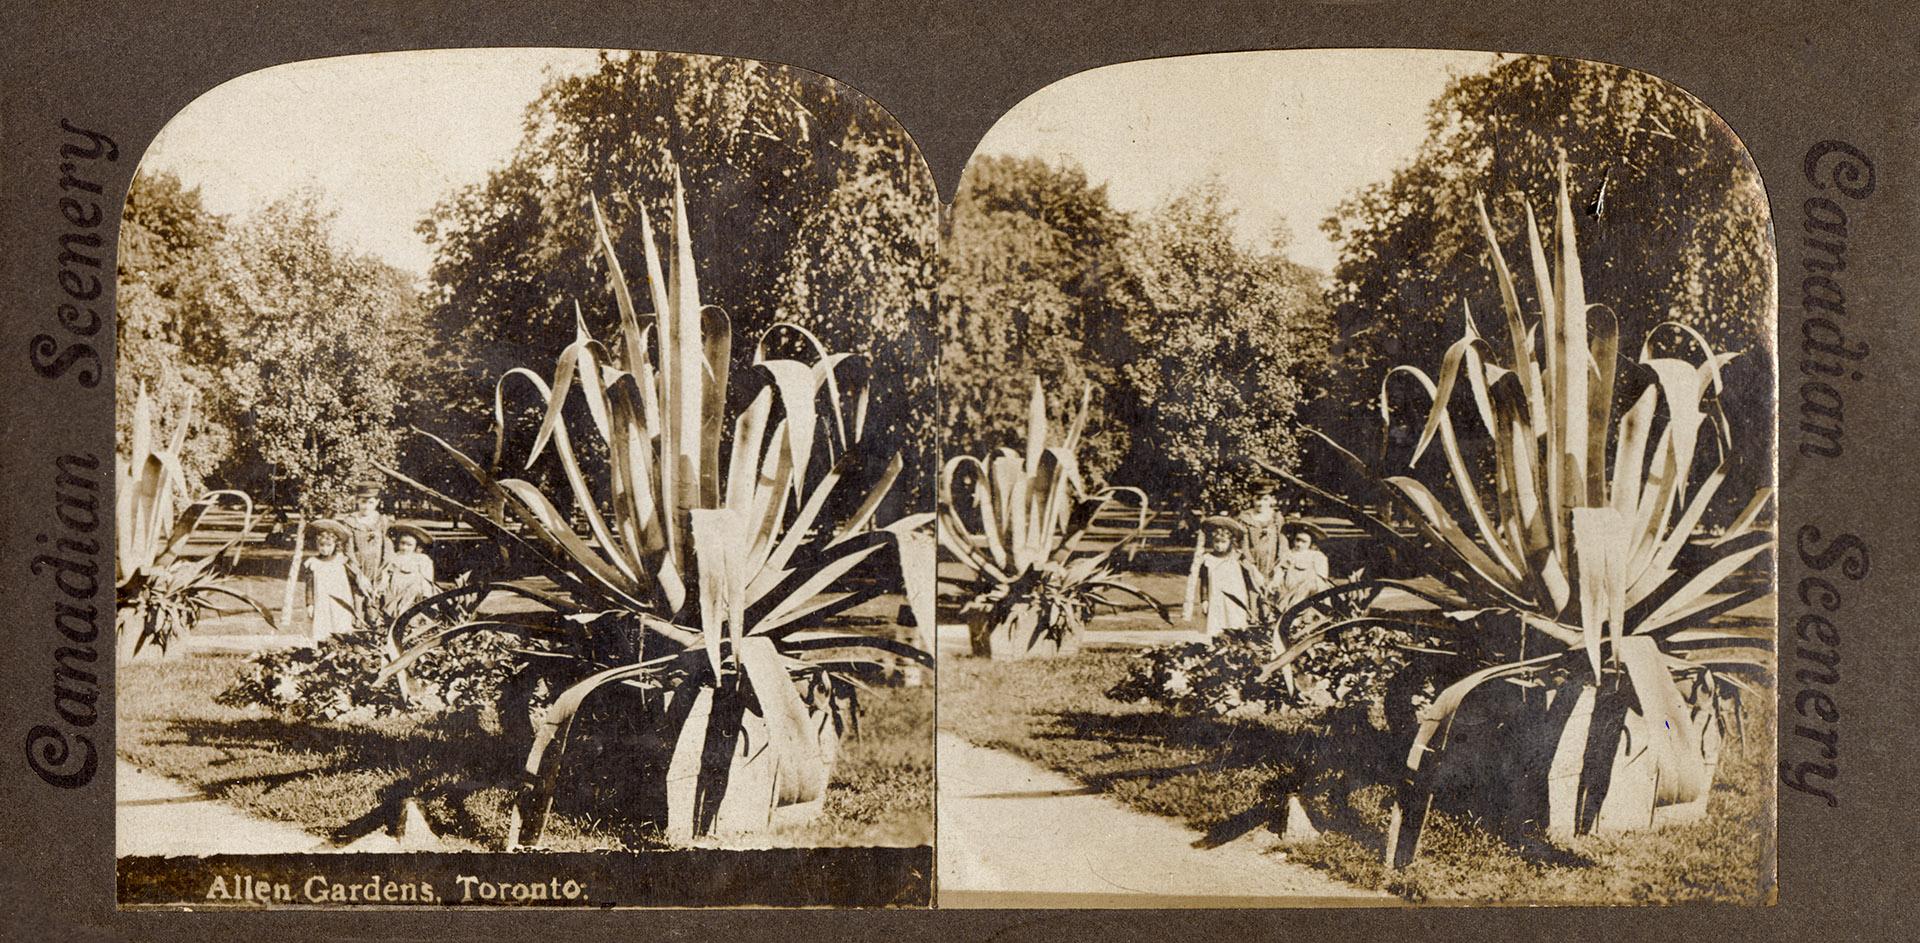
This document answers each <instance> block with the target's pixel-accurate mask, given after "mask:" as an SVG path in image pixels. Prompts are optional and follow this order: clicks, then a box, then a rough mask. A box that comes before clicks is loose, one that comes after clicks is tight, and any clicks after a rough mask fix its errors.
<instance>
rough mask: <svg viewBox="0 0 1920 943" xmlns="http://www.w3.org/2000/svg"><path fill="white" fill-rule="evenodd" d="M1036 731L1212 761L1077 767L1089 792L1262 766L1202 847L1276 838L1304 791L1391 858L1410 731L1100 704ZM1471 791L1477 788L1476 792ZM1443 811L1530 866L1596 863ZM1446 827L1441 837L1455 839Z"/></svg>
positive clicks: (1474, 817)
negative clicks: (1249, 792) (1392, 824)
mask: <svg viewBox="0 0 1920 943" xmlns="http://www.w3.org/2000/svg"><path fill="white" fill-rule="evenodd" d="M1034 720H1035V721H1036V724H1035V728H1036V729H1035V731H1034V732H1033V734H1032V736H1033V738H1034V739H1035V740H1039V741H1054V742H1077V743H1081V744H1085V745H1099V746H1101V747H1103V748H1104V749H1101V750H1099V751H1098V752H1095V753H1093V754H1092V756H1093V757H1094V758H1095V759H1099V760H1115V759H1121V758H1124V757H1129V756H1133V757H1138V756H1142V755H1146V754H1163V752H1164V750H1165V749H1166V748H1169V747H1171V748H1173V749H1175V750H1177V751H1179V752H1181V753H1186V752H1188V751H1192V752H1197V753H1199V754H1201V755H1202V756H1203V757H1204V758H1202V759H1197V760H1194V761H1191V762H1183V763H1160V764H1154V765H1144V766H1142V765H1129V766H1127V767H1126V768H1121V769H1095V770H1090V771H1083V772H1080V773H1078V774H1077V778H1078V779H1080V780H1081V781H1082V782H1084V783H1086V784H1087V786H1088V791H1097V792H1101V793H1113V792H1116V791H1121V787H1123V786H1125V785H1131V786H1132V787H1134V791H1135V792H1140V791H1142V789H1141V787H1152V786H1154V785H1159V784H1167V783H1170V782H1171V781H1173V780H1176V779H1179V778H1182V777H1189V776H1206V775H1209V774H1211V775H1213V776H1221V775H1228V776H1231V775H1233V774H1236V773H1245V772H1247V771H1254V772H1255V773H1256V775H1257V776H1258V777H1259V778H1260V780H1261V782H1260V788H1259V789H1258V793H1257V796H1256V797H1254V798H1253V800H1252V801H1251V802H1249V801H1248V800H1247V797H1246V796H1244V795H1242V797H1241V800H1240V802H1239V808H1237V809H1236V808H1234V807H1233V806H1228V807H1227V808H1225V809H1216V810H1213V812H1212V814H1211V815H1209V816H1207V819H1208V821H1191V820H1190V821H1191V824H1195V825H1198V826H1201V828H1202V831H1203V835H1202V836H1201V838H1199V839H1198V840H1196V841H1195V842H1194V847H1196V848H1203V849H1204V848H1217V847H1220V846H1222V845H1226V844H1228V843H1231V842H1233V841H1236V840H1239V839H1242V838H1244V837H1246V836H1248V835H1250V834H1253V833H1255V832H1257V831H1259V830H1261V829H1266V830H1267V831H1269V832H1270V833H1272V834H1274V835H1279V834H1281V833H1282V832H1283V830H1284V827H1285V825H1286V822H1285V815H1286V811H1285V810H1286V800H1287V798H1288V797H1289V796H1298V797H1300V798H1301V799H1302V801H1303V802H1305V803H1306V804H1307V805H1309V806H1310V807H1311V808H1312V810H1313V815H1314V819H1313V823H1312V824H1313V826H1314V827H1315V828H1316V829H1318V830H1320V831H1321V832H1323V833H1328V832H1331V833H1334V834H1337V835H1340V836H1343V837H1344V838H1345V839H1346V840H1347V841H1349V842H1351V843H1352V844H1353V845H1355V846H1358V847H1359V848H1360V849H1364V851H1365V852H1366V853H1368V854H1371V855H1375V856H1384V855H1385V853H1386V830H1387V822H1388V819H1389V816H1390V803H1391V797H1392V794H1393V787H1392V785H1391V783H1393V781H1394V778H1395V777H1396V776H1397V775H1398V774H1399V771H1400V769H1401V768H1402V767H1401V766H1400V764H1401V763H1402V762H1403V761H1404V757H1405V743H1406V738H1405V735H1404V733H1403V732H1402V733H1396V732H1394V731H1383V730H1375V729H1372V728H1371V727H1368V726H1365V725H1363V724H1356V723H1345V724H1340V723H1335V724H1332V725H1326V724H1317V723H1309V722H1306V721H1304V720H1299V721H1292V722H1284V721H1283V723H1287V725H1286V726H1279V725H1275V724H1271V723H1262V722H1259V721H1255V720H1250V719H1238V718H1229V717H1215V716H1210V715H1190V714H1189V715H1178V714H1174V715H1169V714H1153V713H1137V712H1129V713H1110V712H1103V711H1097V710H1066V711H1049V712H1045V713H1042V714H1037V715H1035V717H1034ZM1469 791H1470V790H1469ZM1436 811H1437V812H1438V817H1437V819H1436V820H1438V818H1446V819H1450V820H1452V821H1457V822H1463V823H1465V822H1470V823H1471V824H1472V827H1473V829H1474V830H1475V831H1477V832H1479V833H1481V834H1483V835H1484V836H1485V838H1486V839H1488V840H1490V841H1492V842H1493V843H1496V844H1497V845H1499V846H1501V847H1502V849H1503V850H1504V852H1505V853H1506V854H1509V855H1512V856H1513V857H1516V858H1519V859H1521V860H1522V861H1524V862H1526V863H1527V864H1529V865H1535V866H1549V867H1553V866H1558V867H1583V866H1588V865H1591V864H1593V860H1592V859H1591V858H1589V857H1587V856H1585V855H1581V854H1578V853H1576V852H1573V851H1570V850H1568V849H1566V848H1563V847H1560V846H1558V845H1555V844H1553V843H1552V842H1550V841H1548V840H1546V839H1545V838H1544V836H1542V835H1540V834H1538V833H1537V832H1536V831H1534V830H1531V829H1530V828H1529V827H1528V826H1526V825H1524V824H1522V823H1512V822H1500V821H1496V820H1494V819H1492V818H1489V817H1486V816H1482V815H1479V814H1477V813H1476V812H1475V811H1474V810H1472V809H1470V808H1467V807H1465V806H1463V805H1462V804H1460V803H1459V802H1449V801H1447V800H1446V799H1445V798H1444V797H1442V798H1441V799H1440V800H1439V801H1438V802H1437V803H1436ZM1448 834H1449V830H1448V829H1447V828H1446V826H1444V825H1443V826H1442V827H1441V828H1440V829H1439V830H1437V831H1436V832H1435V833H1434V836H1433V837H1434V840H1441V841H1445V840H1446V836H1447V835H1448Z"/></svg>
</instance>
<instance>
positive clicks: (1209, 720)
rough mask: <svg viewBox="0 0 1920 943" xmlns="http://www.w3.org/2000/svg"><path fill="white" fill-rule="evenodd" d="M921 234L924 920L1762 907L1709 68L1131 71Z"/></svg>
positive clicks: (1769, 803) (1747, 276)
mask: <svg viewBox="0 0 1920 943" xmlns="http://www.w3.org/2000/svg"><path fill="white" fill-rule="evenodd" d="M939 251H940V256H941V259H942V262H943V268H942V272H941V278H942V281H941V287H940V303H939V304H940V308H939V344H940V357H941V360H940V377H939V384H940V403H939V409H940V423H939V428H940V430H941V433H942V435H943V439H942V454H941V469H940V474H939V480H938V484H937V501H938V514H939V525H938V537H939V543H940V559H939V566H938V573H939V600H938V617H939V627H938V630H937V633H938V634H937V644H938V648H939V668H940V670H939V718H938V737H937V740H938V771H939V777H938V779H939V803H938V810H939V811H938V818H939V831H938V834H939V844H938V859H939V864H938V868H939V892H938V903H939V906H941V907H1035V908H1039V907H1208V906H1216V907H1260V906H1316V905H1317V906H1398V905H1404V904H1407V903H1410V902H1411V903H1423V902H1431V903H1450V904H1584V905H1636V904H1668V903H1679V902H1712V903H1723V904H1749V905H1754V904H1759V905H1764V904H1769V903H1771V902H1772V901H1773V899H1774V893H1775V880H1774V871H1775V824H1774V823H1775V814H1774V808H1775V805H1774V804H1775V785H1774V782H1775V780H1774V775H1775V774H1774V770H1775V767H1776V753H1777V748H1776V743H1775V739H1774V736H1775V735H1774V723H1773V716H1774V709H1775V694H1774V691H1775V677H1774V672H1775V653H1774V648H1775V639H1776V634H1777V632H1776V629H1777V625H1776V616H1775V612H1776V597H1775V570H1774V557H1773V550H1774V542H1775V526H1776V525H1775V507H1774V503H1773V500H1772V497H1773V489H1774V483H1775V477H1776V474H1775V466H1776V460H1775V454H1776V449H1775V443H1774V436H1775V422H1776V415H1777V411H1776V405H1775V401H1776V398H1775V388H1774V375H1775V359H1776V358H1775V353H1774V350H1773V343H1774V342H1773V337H1774V332H1775V320H1776V311H1775V301H1774V296H1775V280H1776V273H1775V261H1774V259H1775V256H1774V247H1773V245H1772V239H1771V229H1770V224H1769V217H1768V210H1767V203H1766V198H1765V194H1764V192H1763V190H1762V187H1761V183H1760V178H1759V176H1758V174H1757V172H1756V171H1755V169H1754V166H1753V164H1752V162H1751V160H1750V159H1749V158H1748V156H1747V153H1746V150H1745V148H1744V147H1743V146H1742V145H1741V143H1740V142H1739V141H1738V140H1737V139H1736V138H1735V136H1734V135H1733V133H1732V132H1731V131H1730V130H1729V129H1728V128H1727V126H1726V125H1725V124H1724V123H1722V122H1721V120H1720V119H1719V118H1718V117H1717V116H1716V115H1715V114H1714V113H1713V112H1712V111H1711V110H1710V109H1709V107H1708V105H1707V104H1703V103H1702V102H1700V101H1698V100H1696V99H1695V98H1693V97H1692V96H1691V95H1689V94H1688V93H1687V92H1686V91H1685V90H1683V89H1681V88H1679V87H1676V86H1675V85H1672V84H1670V83H1668V82H1666V81H1664V80H1663V79H1661V78H1659V77H1657V76H1653V75H1649V74H1646V73H1642V72H1636V71H1633V70H1630V69H1626V68H1621V67H1617V66H1613V65H1608V64H1604V63H1599V62H1591V61H1584V60H1572V59H1556V58H1547V57H1538V56H1524V55H1504V54H1490V53H1469V52H1444V51H1421V50H1394V49H1368V50H1295V51H1276V52H1260V53H1231V54H1217V55H1198V56H1189V57H1183V58H1171V59H1157V60H1149V61H1141V62H1133V63H1127V64H1123V65H1114V66H1107V67H1103V68H1099V69H1095V70H1092V71H1088V72H1083V73H1080V74H1077V75H1074V76H1071V77H1069V78H1066V79H1063V80H1061V81H1059V82H1057V83H1055V84H1053V85H1051V86H1048V87H1046V88H1044V89H1042V90H1040V91H1038V92H1036V93H1034V94H1033V95H1032V96H1030V97H1028V98H1027V99H1026V100H1024V101H1023V102H1021V103H1020V104H1019V105H1018V106H1016V107H1015V108H1013V109H1012V110H1011V111H1010V112H1008V113H1007V114H1006V115H1005V116H1004V117H1003V118H1001V119H1000V121H999V122H998V123H997V124H995V125H994V127H993V128H992V130H991V131H990V132H989V133H988V134H987V135H986V136H985V138H984V140H983V141H982V142H981V143H980V145H979V146H978V148H977V149H976V150H975V152H974V155H973V157H972V159H971V160H970V162H969V163H968V165H967V167H966V170H965V173H964V175H963V177H962V180H961V184H960V188H959V192H958V194H957V196H956V198H955V201H954V203H953V205H952V208H951V211H950V213H949V215H948V218H947V220H946V222H945V224H944V228H943V232H942V242H941V245H940V250H939Z"/></svg>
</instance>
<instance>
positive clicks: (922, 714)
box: [117, 654, 934, 851]
mask: <svg viewBox="0 0 1920 943" xmlns="http://www.w3.org/2000/svg"><path fill="white" fill-rule="evenodd" d="M246 666H247V659H246V658H245V657H244V656H240V655H221V654H203V655H194V656H185V657H174V658H170V659H166V660H151V659H149V660H141V661H135V662H132V663H129V664H124V665H122V666H121V667H120V669H119V682H118V687H119V690H118V702H117V703H118V709H119V723H120V727H119V736H118V752H119V755H120V758H121V760H122V761H123V762H127V763H131V764H133V765H134V766H137V767H139V768H141V769H144V770H147V771H149V772H153V773H158V774H160V775H162V776H167V777H170V778H173V779H177V780H181V781H183V782H187V783H191V784H193V785H195V786H198V787H199V788H201V789H202V790H203V791H205V792H206V793H208V794H209V795H212V796H215V797H217V798H219V799H221V800H223V801H225V802H228V803H230V804H232V805H234V806H236V807H238V808H241V809H244V810H246V811H247V812H250V813H252V814H255V815H258V816H261V817H263V818H268V819H274V820H279V821H284V822H290V823H293V824H295V825H298V826H300V827H302V828H304V829H306V830H308V831H310V832H312V833H314V834H315V835H316V836H321V837H329V836H341V835H344V836H346V837H357V836H358V835H360V834H364V833H365V832H366V831H368V830H370V829H372V828H374V827H379V826H384V825H385V824H386V823H387V822H389V821H391V817H392V815H393V812H394V810H395V809H397V808H398V805H399V803H400V802H401V801H403V800H404V799H406V798H408V797H414V798H417V799H419V800H420V801H421V804H422V805H423V807H424V808H425V810H426V813H427V818H428V820H429V822H430V823H431V824H432V826H433V828H434V831H435V832H436V833H437V834H439V835H440V836H441V837H442V839H443V840H444V841H445V842H446V843H447V844H448V845H449V846H450V847H453V848H456V849H468V850H494V849H498V848H500V847H501V846H502V844H503V842H504V840H505V835H506V830H507V820H508V815H507V809H508V804H509V801H510V799H511V796H512V793H511V791H510V789H509V786H510V784H512V783H513V782H515V781H516V778H517V775H518V771H519V768H520V766H521V764H522V763H524V762H525V759H526V745H525V744H507V743H504V742H503V741H502V739H501V738H500V737H499V736H498V735H496V734H492V733H489V732H488V731H487V730H486V729H484V727H483V726H482V725H481V723H480V722H479V721H478V720H476V719H473V718H471V717H470V716H467V715H462V714H446V715H437V716H430V717H424V718H422V717H410V716H396V717H386V718H380V719H378V720H374V721H370V722H366V723H357V724H350V723H329V722H323V721H309V720H297V719H290V718H283V717H280V716H277V715H275V714H272V713H270V712H267V711H264V710H259V709H246V710H240V709H235V708H229V707H225V706H222V705H219V704H216V703H214V700H213V697H214V695H215V694H217V693H219V692H220V691H222V690H225V689H226V688H227V687H228V686H229V685H230V684H231V683H232V682H233V680H234V679H235V678H236V677H237V676H239V675H240V674H242V673H243V672H244V671H245V670H246ZM861 703H862V706H863V708H864V709H865V713H864V715H863V716H862V722H861V735H860V736H859V737H857V738H855V737H849V738H848V740H847V741H846V743H845V745H844V747H843V749H842V751H841V754H840V760H839V763H838V765H837V766H836V768H835V770H834V774H833V781H832V783H831V784H830V786H829V787H828V793H827V802H826V809H825V812H824V814H823V815H822V816H821V817H820V818H819V819H817V820H815V821H814V822H812V823H809V824H807V825H805V826H803V827H795V828H791V829H788V830H786V831H783V832H780V833H777V834H775V835H773V836H771V841H772V843H774V844H777V845H796V846H813V845H920V844H926V843H929V842H930V841H931V840H932V831H933V789H934V786H933V742H932V740H933V738H932V718H933V692H932V690H931V688H926V687H921V688H911V687H901V688H882V687H877V688H875V689H874V691H873V692H872V693H871V694H867V695H864V696H863V697H862V702H861ZM564 775H565V774H564V773H563V776H564ZM544 844H546V845H547V846H548V847H551V848H553V849H555V850H566V851H577V850H592V849H603V848H611V849H630V850H638V849H644V848H652V847H661V846H662V843H661V841H660V839H659V837H658V835H657V834H656V833H655V832H654V831H653V830H652V829H651V828H649V827H647V826H645V825H644V824H643V823H635V822H631V821H623V820H621V819H620V818H619V817H618V816H617V815H612V814H609V812H608V810H597V809H594V808H591V807H588V806H587V805H586V804H585V803H584V802H582V801H579V800H578V799H577V798H576V799H575V800H573V801H571V802H570V801H569V799H568V797H567V796H566V794H565V790H564V789H563V791H562V796H561V798H560V799H559V800H557V801H556V804H555V808H554V815H553V816H552V818H551V819H550V820H549V825H548V828H547V832H546V836H545V839H544Z"/></svg>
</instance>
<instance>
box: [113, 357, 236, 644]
mask: <svg viewBox="0 0 1920 943" xmlns="http://www.w3.org/2000/svg"><path fill="white" fill-rule="evenodd" d="M153 408H154V407H153V403H152V400H151V399H149V398H148V396H147V390H146V387H145V386H142V387H141V388H140V390H139V392H138V393H137V394H136V398H135V399H134V403H133V430H132V432H133V434H132V436H131V437H130V440H129V442H128V448H127V451H126V452H125V453H124V454H121V455H118V456H116V461H115V468H114V484H115V489H114V494H115V517H114V523H115V531H114V544H115V553H114V558H113V566H114V574H113V575H114V609H115V617H114V624H115V632H116V633H117V634H118V635H119V637H120V638H121V639H122V640H123V641H124V640H127V639H128V638H129V636H131V645H132V648H131V650H130V651H129V654H130V655H138V654H139V653H140V652H141V650H143V649H144V648H146V646H148V645H152V646H154V647H155V648H157V649H158V650H159V651H160V652H161V653H162V654H164V653H165V652H166V650H167V648H168V647H169V646H170V645H172V644H173V643H174V642H176V641H178V640H179V639H180V637H181V636H183V635H185V634H186V633H188V632H191V631H193V628H194V626H196V625H198V624H199V622H200V617H201V616H202V615H204V614H205V613H207V612H214V611H218V607H216V606H215V605H214V601H215V599H217V598H219V597H226V598H229V599H232V600H235V601H238V602H239V603H241V604H242V605H244V606H245V607H247V608H249V609H251V610H253V611H254V612H256V613H259V615H260V617H261V618H262V619H265V620H267V622H268V623H269V624H271V623H272V621H273V620H272V618H271V617H270V616H268V615H267V613H266V610H264V609H261V608H260V606H259V604H257V603H255V602H254V601H253V600H252V599H250V598H248V597H247V596H244V595H242V594H240V593H237V592H234V591H233V590H231V589H228V588H227V587H225V586H222V585H220V584H221V581H222V580H224V579H225V578H226V577H227V575H228V568H229V564H230V560H231V558H230V556H229V554H231V553H232V551H233V549H234V548H235V547H237V546H239V544H240V542H241V541H242V540H244V539H245V538H246V536H247V534H248V533H250V532H251V531H252V530H253V501H252V499H250V498H248V497H247V495H246V493H245V492H242V491H224V490H223V491H211V492H208V493H206V494H204V495H201V496H200V498H199V499H197V500H195V501H193V502H191V503H189V504H188V505H187V506H186V507H185V508H180V507H179V505H180V502H181V500H182V499H183V498H184V496H185V495H186V491H187V484H186V476H185V475H184V473H183V472H182V471H181V467H180V457H179V456H180V447H181V444H182V443H183V442H184V440H185V439H186V434H187V426H188V424H189V420H190V419H191V418H192V415H193V401H192V400H188V401H187V402H186V403H184V404H183V405H182V406H181V409H180V416H179V421H178V422H176V423H175V424H174V426H173V435H172V437H171V438H170V439H169V440H168V442H167V445H166V446H165V447H164V448H162V447H159V446H158V445H156V443H155V442H154V436H153ZM222 499H231V500H234V501H236V502H238V503H239V504H240V505H241V507H242V509H243V515H244V517H243V523H242V526H241V530H240V532H239V533H238V534H236V535H235V536H234V537H233V538H231V539H230V540H228V541H227V542H226V543H225V544H223V545H222V546H220V547H219V548H218V549H216V550H214V551H213V552H212V553H210V554H207V555H206V556H202V557H197V558H188V557H186V556H184V554H185V552H186V549H187V543H188V542H189V541H191V540H192V539H193V537H194V535H195V534H196V533H198V532H199V529H200V526H201V524H202V523H203V522H204V520H205V518H206V515H207V512H209V511H211V510H212V509H213V508H214V506H215V505H216V504H218V503H219V502H220V501H221V500H222ZM176 511H178V513H176Z"/></svg>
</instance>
